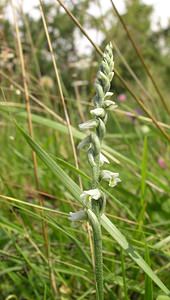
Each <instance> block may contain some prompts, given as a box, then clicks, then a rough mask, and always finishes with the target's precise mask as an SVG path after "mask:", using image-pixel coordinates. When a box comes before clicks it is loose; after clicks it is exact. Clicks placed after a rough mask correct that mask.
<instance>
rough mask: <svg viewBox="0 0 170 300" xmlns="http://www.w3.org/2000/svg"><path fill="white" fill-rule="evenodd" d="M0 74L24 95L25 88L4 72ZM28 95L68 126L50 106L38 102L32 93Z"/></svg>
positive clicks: (0, 71)
mask: <svg viewBox="0 0 170 300" xmlns="http://www.w3.org/2000/svg"><path fill="white" fill-rule="evenodd" d="M0 74H1V76H3V77H4V78H5V79H7V80H8V81H9V82H10V83H12V84H13V85H14V86H15V87H16V88H18V89H19V90H20V91H21V92H23V93H24V88H23V87H22V86H21V85H20V84H18V83H17V82H15V81H14V80H13V79H12V78H11V77H9V76H8V75H6V74H5V73H4V72H3V71H2V70H0ZM28 95H29V98H30V99H31V100H33V101H34V102H35V103H36V104H38V105H39V106H40V107H42V108H43V109H44V110H45V111H46V112H48V113H49V114H50V115H52V116H53V117H54V118H55V119H56V120H57V121H59V122H61V123H63V124H66V122H65V121H64V120H63V119H62V118H61V117H60V116H58V115H57V114H56V113H55V112H54V111H53V110H51V109H50V108H49V107H48V106H46V105H45V104H44V103H42V102H41V101H40V100H38V98H37V97H35V96H33V95H31V94H30V92H29V94H28Z"/></svg>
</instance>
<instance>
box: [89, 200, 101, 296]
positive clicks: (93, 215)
mask: <svg viewBox="0 0 170 300" xmlns="http://www.w3.org/2000/svg"><path fill="white" fill-rule="evenodd" d="M94 201H95V200H94ZM97 203H98V201H95V205H94V207H95V210H96V211H95V212H92V211H91V210H90V209H88V211H87V214H88V218H89V220H90V224H91V226H92V229H93V241H94V259H95V277H96V296H97V300H103V299H104V295H103V256H102V233H101V225H100V222H99V219H98V217H97V215H99V209H98V205H97Z"/></svg>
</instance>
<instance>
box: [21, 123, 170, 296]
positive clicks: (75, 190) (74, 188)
mask: <svg viewBox="0 0 170 300" xmlns="http://www.w3.org/2000/svg"><path fill="white" fill-rule="evenodd" d="M17 127H18V129H19V130H20V132H21V133H22V135H23V136H24V138H25V139H26V141H27V143H28V144H29V145H30V146H31V148H32V149H33V150H34V151H35V152H36V154H37V155H38V156H39V158H41V159H42V161H43V162H44V163H45V164H46V166H48V167H49V169H50V170H51V171H52V172H53V174H54V175H55V176H56V177H57V178H58V180H60V181H61V182H62V184H63V185H64V186H65V187H66V188H67V189H68V190H69V192H70V193H71V194H72V195H73V196H74V197H75V199H77V200H78V201H79V202H81V199H80V194H81V190H80V188H79V186H78V185H77V184H76V183H75V182H74V181H73V180H72V179H71V178H70V177H69V176H68V175H67V174H66V173H65V172H64V170H63V169H62V168H61V167H59V166H58V164H57V163H56V162H55V161H54V160H53V159H52V158H51V157H50V156H49V155H48V153H47V152H46V151H44V150H43V149H42V148H41V147H40V146H39V145H38V144H37V143H36V142H34V141H33V139H32V138H31V137H30V136H29V135H27V134H26V133H25V132H24V130H23V129H22V128H21V127H19V126H18V125H17ZM101 224H102V226H103V227H104V228H105V230H106V231H107V232H108V233H109V234H110V235H111V236H112V237H113V238H114V239H115V240H116V241H117V243H118V244H119V245H120V246H121V247H122V248H123V249H124V250H125V251H126V253H127V254H128V255H129V256H130V257H131V258H132V259H133V260H134V261H135V262H136V263H137V264H138V265H139V267H140V268H141V269H143V271H144V272H145V273H146V274H147V275H148V276H149V277H150V278H151V279H152V280H153V281H154V282H155V283H156V284H157V285H158V286H159V288H160V289H161V290H162V291H163V292H164V293H165V294H167V295H170V291H169V290H168V288H167V287H166V286H165V285H164V284H163V282H162V281H161V280H160V279H159V278H158V276H157V275H156V274H155V273H154V272H153V271H152V269H151V268H150V267H149V265H148V264H147V263H146V262H145V261H144V259H143V258H142V257H141V256H140V255H139V254H138V252H137V251H136V250H134V249H133V247H132V246H131V245H130V244H129V242H128V241H127V240H126V238H125V236H124V235H123V234H122V233H121V232H120V231H119V230H118V228H117V227H116V226H115V225H114V224H113V223H112V222H111V221H110V220H109V219H108V218H107V217H106V216H105V215H102V216H101Z"/></svg>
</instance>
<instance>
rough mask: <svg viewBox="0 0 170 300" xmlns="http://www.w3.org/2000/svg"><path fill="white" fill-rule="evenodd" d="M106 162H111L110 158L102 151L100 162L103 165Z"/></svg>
mask: <svg viewBox="0 0 170 300" xmlns="http://www.w3.org/2000/svg"><path fill="white" fill-rule="evenodd" d="M104 163H106V164H110V162H109V160H108V159H107V157H106V156H104V155H103V154H102V153H100V164H101V166H102V165H103V164H104Z"/></svg>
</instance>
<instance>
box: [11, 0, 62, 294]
mask: <svg viewBox="0 0 170 300" xmlns="http://www.w3.org/2000/svg"><path fill="white" fill-rule="evenodd" d="M11 6H12V11H13V17H14V24H15V31H16V38H17V44H18V51H19V59H20V64H21V72H22V78H23V86H24V94H25V104H26V111H27V121H28V131H29V134H30V136H31V137H32V138H33V126H32V118H31V106H30V98H29V90H28V84H27V74H26V69H25V62H24V55H23V49H22V43H21V38H20V32H19V27H18V20H17V17H16V12H15V7H14V5H13V1H11ZM32 159H33V166H34V178H35V185H36V188H37V189H39V180H38V165H37V158H36V154H35V152H34V151H32ZM39 204H40V206H41V207H44V200H43V198H41V197H39ZM41 213H42V215H43V210H42V212H41ZM42 233H43V237H44V246H45V250H46V255H47V259H48V265H49V276H50V282H51V286H52V288H53V290H54V292H55V294H57V287H56V283H55V280H54V275H53V271H52V268H51V262H50V245H49V238H48V226H47V223H46V221H45V220H44V219H42Z"/></svg>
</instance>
